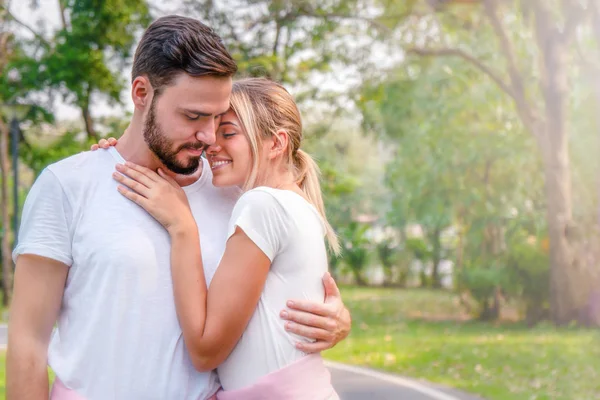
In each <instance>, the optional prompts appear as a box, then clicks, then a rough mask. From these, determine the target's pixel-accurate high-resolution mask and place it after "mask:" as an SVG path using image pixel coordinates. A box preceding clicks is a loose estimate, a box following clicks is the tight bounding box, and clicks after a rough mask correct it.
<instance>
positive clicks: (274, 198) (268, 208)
mask: <svg viewBox="0 0 600 400" xmlns="http://www.w3.org/2000/svg"><path fill="white" fill-rule="evenodd" d="M284 204H285V200H284V199H283V198H282V196H281V193H278V191H277V189H273V188H269V187H264V186H260V187H256V188H254V189H250V190H248V191H247V192H245V193H244V194H242V195H241V196H240V198H239V200H238V201H237V203H236V204H235V207H234V214H235V213H236V211H237V212H241V211H242V210H245V209H251V210H252V212H255V213H269V214H273V213H275V214H284V213H285V207H284Z"/></svg>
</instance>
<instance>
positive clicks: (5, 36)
mask: <svg viewBox="0 0 600 400" xmlns="http://www.w3.org/2000/svg"><path fill="white" fill-rule="evenodd" d="M4 6H5V4H4V0H2V1H1V2H0V71H2V72H4V71H5V70H4V68H5V66H6V64H8V61H9V60H8V57H9V56H10V41H11V34H10V32H9V31H7V30H6V9H5V8H4ZM8 135H9V132H8V128H7V126H6V124H5V123H4V121H3V119H2V117H1V116H0V175H1V176H0V181H1V182H0V185H1V187H0V208H2V210H1V216H2V219H1V220H0V229H1V233H2V244H1V247H0V252H1V253H2V288H3V304H5V305H6V304H7V303H8V301H9V299H10V293H11V288H12V278H11V276H12V274H11V272H12V267H13V262H12V258H11V245H10V241H11V235H12V233H11V231H12V230H11V229H10V211H9V206H10V203H9V201H8V177H9V175H10V162H9V157H8Z"/></svg>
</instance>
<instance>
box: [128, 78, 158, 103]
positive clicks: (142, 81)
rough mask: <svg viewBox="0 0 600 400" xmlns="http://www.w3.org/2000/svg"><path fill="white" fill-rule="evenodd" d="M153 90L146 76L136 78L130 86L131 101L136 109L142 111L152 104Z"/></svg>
mask: <svg viewBox="0 0 600 400" xmlns="http://www.w3.org/2000/svg"><path fill="white" fill-rule="evenodd" d="M152 96H154V89H153V88H152V85H151V84H150V80H149V79H148V78H147V77H146V76H138V77H136V78H135V79H134V80H133V83H132V84H131V99H132V100H133V104H134V106H135V108H136V109H138V110H141V111H144V110H145V109H146V107H147V106H148V105H149V104H150V103H152Z"/></svg>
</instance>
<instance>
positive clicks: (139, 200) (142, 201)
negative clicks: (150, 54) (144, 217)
mask: <svg viewBox="0 0 600 400" xmlns="http://www.w3.org/2000/svg"><path fill="white" fill-rule="evenodd" d="M117 190H118V191H119V193H121V194H122V195H123V196H125V197H126V198H128V199H129V200H131V201H133V202H134V203H135V204H137V205H138V206H140V207H142V208H144V209H145V210H146V211H149V210H148V208H149V205H150V203H149V201H148V199H146V198H145V197H142V196H140V195H139V194H137V193H136V192H132V191H131V190H129V189H127V188H126V187H125V186H118V187H117Z"/></svg>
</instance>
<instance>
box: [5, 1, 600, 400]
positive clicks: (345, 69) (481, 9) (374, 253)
mask: <svg viewBox="0 0 600 400" xmlns="http://www.w3.org/2000/svg"><path fill="white" fill-rule="evenodd" d="M171 13H177V14H182V15H186V16H193V17H196V18H198V19H200V20H202V21H203V22H205V23H207V24H208V25H210V26H211V27H213V28H214V29H215V30H216V31H217V33H219V34H220V35H221V36H222V37H223V39H224V41H225V42H226V44H227V46H228V48H229V50H230V51H231V53H232V54H233V55H234V57H235V59H236V60H237V62H238V63H239V68H240V74H239V76H267V77H270V78H272V79H275V80H278V81H281V82H283V83H284V84H285V86H286V87H287V88H288V89H289V90H290V91H291V92H292V93H293V94H294V95H295V97H296V99H297V101H298V103H299V105H300V108H301V111H302V113H303V118H304V123H305V142H304V145H303V146H304V148H305V150H307V151H308V152H310V153H311V154H313V155H314V156H315V157H316V158H317V160H318V163H319V165H320V167H321V170H322V175H323V190H324V192H325V199H326V206H327V210H328V213H329V218H330V220H331V222H332V225H333V226H334V228H335V229H336V230H337V232H338V233H339V236H340V238H341V241H342V243H343V253H342V255H341V257H339V258H335V257H333V256H332V257H331V258H330V267H331V270H332V273H333V274H334V275H335V277H336V278H337V279H338V282H339V283H340V285H341V286H342V295H343V297H344V300H345V302H346V303H347V305H348V307H349V308H350V310H351V312H352V315H353V318H354V323H353V331H352V334H351V335H350V337H349V338H348V339H347V340H346V341H344V342H343V343H340V344H339V345H338V346H337V347H336V348H334V349H332V350H330V351H328V352H327V353H326V354H325V356H326V357H327V358H329V359H332V360H336V361H341V362H345V363H350V364H356V365H364V366H371V367H375V368H379V369H384V370H388V371H392V372H395V373H399V374H403V375H406V376H409V377H413V378H417V379H426V380H427V381H431V382H435V383H440V384H444V385H447V386H452V387H455V388H459V389H462V390H464V391H467V392H471V393H473V394H478V395H481V396H483V397H485V398H487V399H582V400H587V399H600V334H599V332H598V330H597V327H598V326H599V325H600V285H599V284H600V246H599V244H600V242H599V240H598V239H599V233H600V232H599V231H600V229H599V228H600V159H599V157H598V154H599V152H600V125H599V117H600V112H599V111H600V1H598V0H522V1H517V0H514V1H513V0H404V1H402V0H321V1H316V0H315V1H312V0H310V1H308V0H307V1H301V0H299V1H289V0H272V1H266V0H264V1H263V0H246V1H242V0H239V1H238V0H214V1H212V0H206V1H191V0H190V1H187V0H180V1H158V0H147V1H146V0H37V1H36V0H13V1H9V0H0V166H1V167H2V168H1V178H0V179H1V192H0V195H1V197H0V206H1V207H0V208H1V218H0V233H1V236H2V246H1V250H0V251H1V254H2V258H1V261H0V262H1V266H2V295H3V297H2V300H3V305H4V310H6V309H7V308H6V307H7V305H8V304H9V303H10V296H11V285H12V271H13V263H12V261H11V257H10V253H11V249H12V247H13V245H14V240H15V231H16V229H17V227H18V220H19V213H20V210H21V209H22V204H23V201H24V199H25V197H26V195H27V192H28V189H29V187H30V186H31V184H32V182H33V180H34V179H35V177H36V176H37V174H39V173H40V172H41V170H42V169H43V168H44V167H45V166H46V165H48V164H49V163H52V162H55V161H57V160H59V159H61V158H64V157H67V156H69V155H72V154H75V153H77V152H80V151H84V150H87V149H89V146H90V144H92V143H95V142H97V141H98V140H99V138H102V137H107V136H114V137H119V136H120V135H121V133H122V132H123V130H124V128H125V127H126V126H127V122H128V118H129V116H130V113H131V111H132V104H131V101H130V98H129V89H130V86H129V83H130V78H129V74H130V67H131V58H132V54H133V52H134V51H135V44H136V43H137V40H138V39H139V38H140V36H141V33H142V32H143V29H144V28H145V27H146V26H147V25H148V24H149V23H150V22H151V21H152V20H153V19H155V18H157V17H160V16H163V15H167V14H171ZM6 317H7V312H6V311H4V314H3V318H6ZM0 356H1V357H2V358H3V357H4V355H2V354H0ZM0 368H4V362H2V365H1V366H0ZM0 372H1V375H2V377H1V378H0V385H3V384H4V382H3V379H4V371H0Z"/></svg>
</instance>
